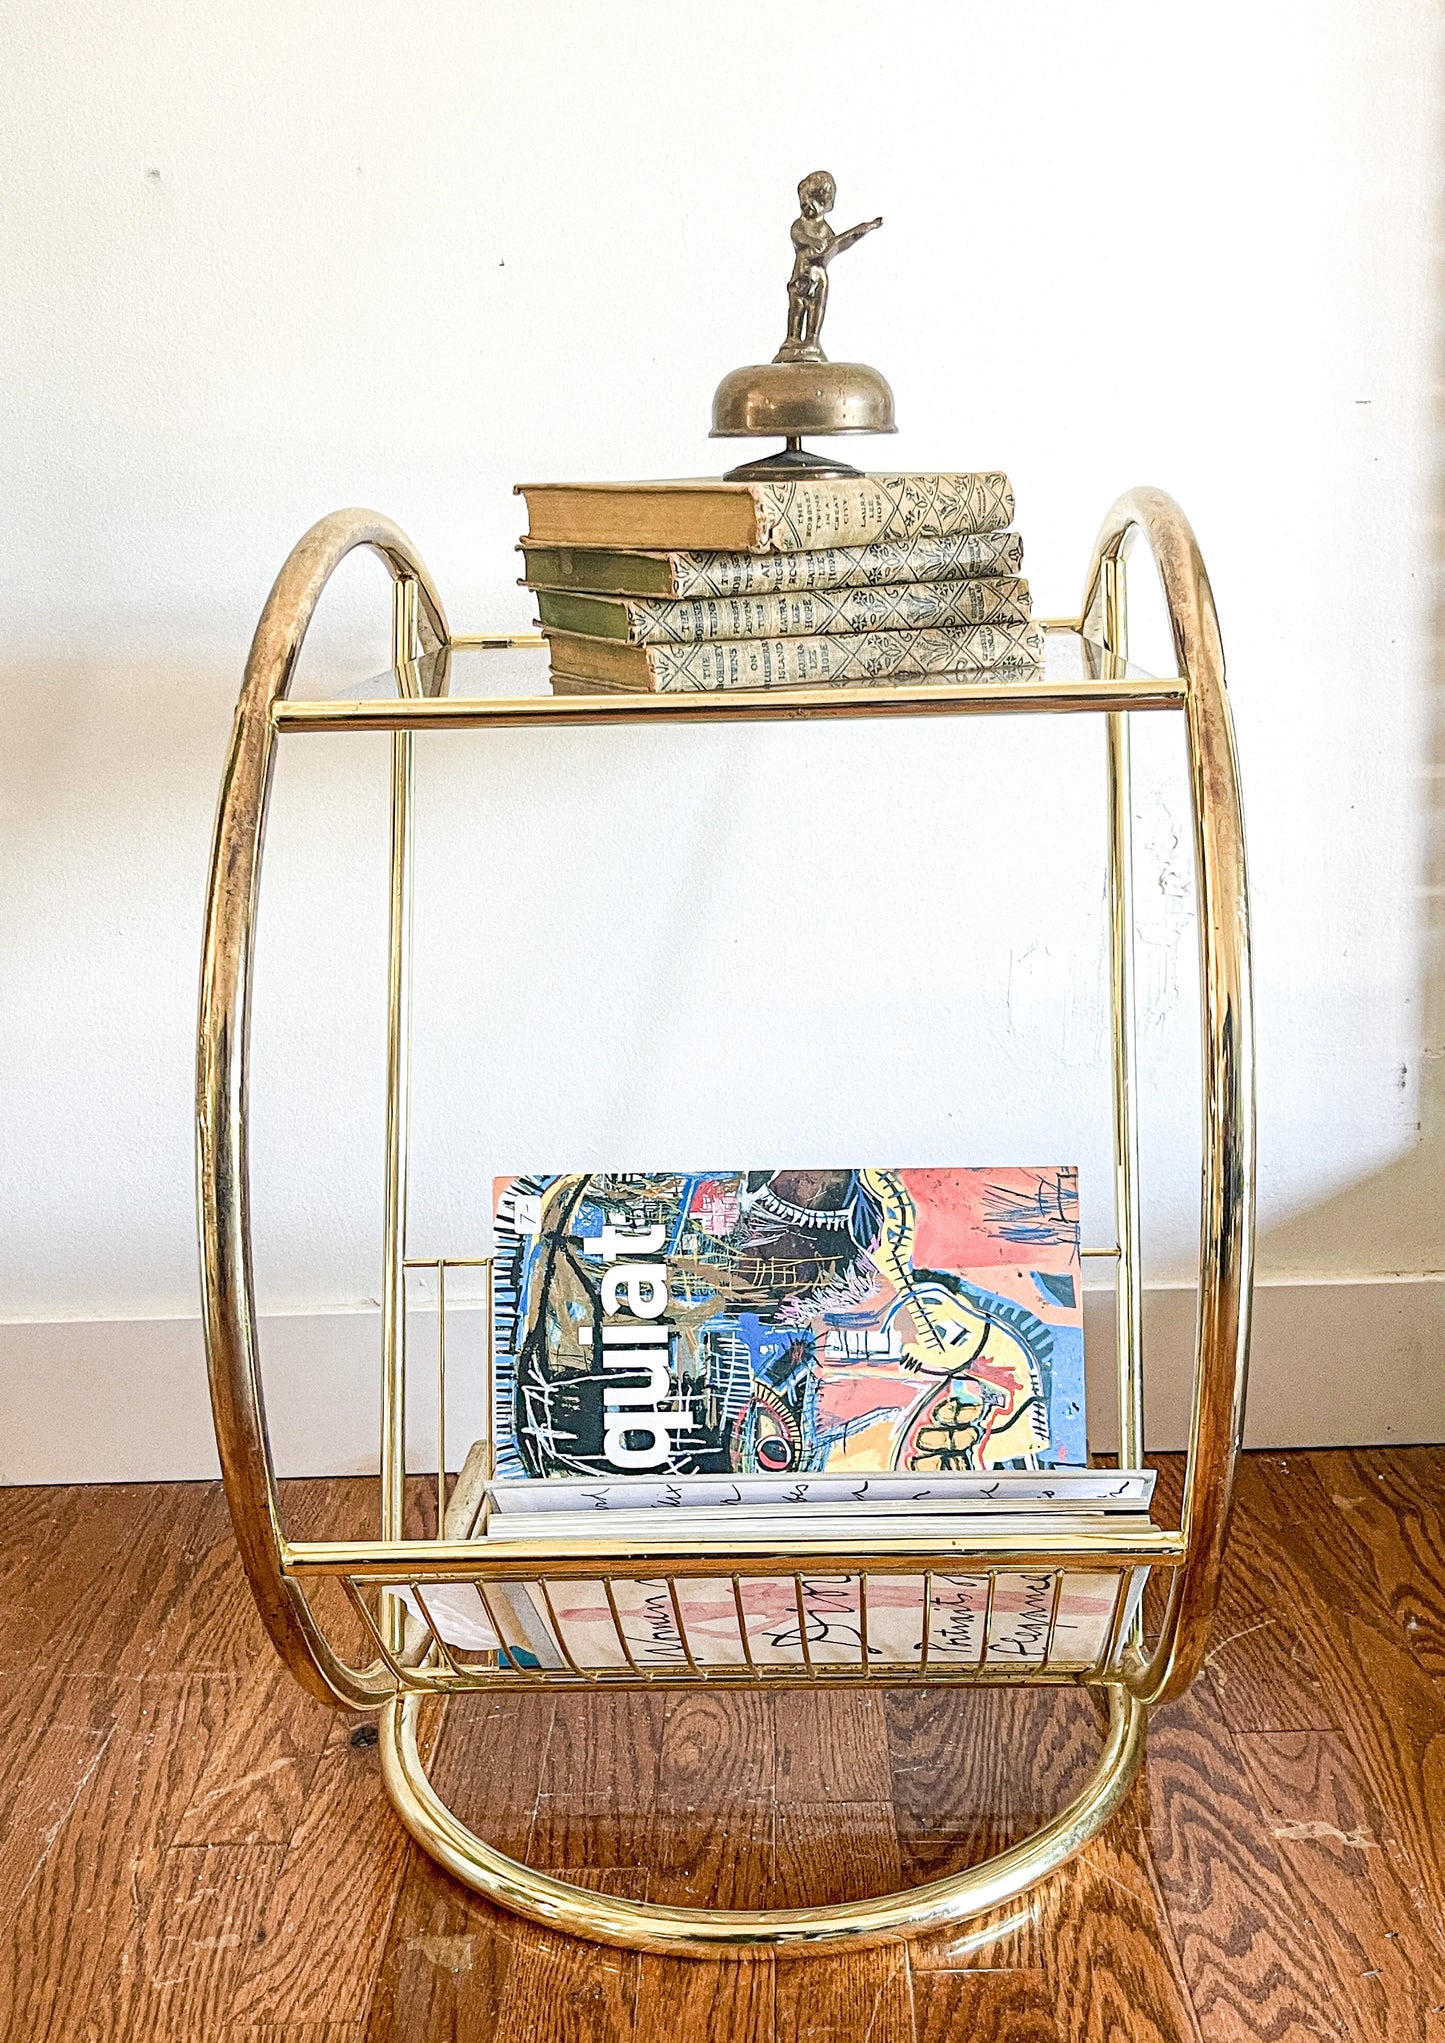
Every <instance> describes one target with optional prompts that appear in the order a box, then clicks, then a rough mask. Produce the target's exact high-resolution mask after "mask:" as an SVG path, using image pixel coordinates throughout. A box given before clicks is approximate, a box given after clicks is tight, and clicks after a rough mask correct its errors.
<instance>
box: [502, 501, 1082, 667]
mask: <svg viewBox="0 0 1445 2043" xmlns="http://www.w3.org/2000/svg"><path fill="white" fill-rule="evenodd" d="M518 488H519V493H520V494H521V495H523V496H525V498H526V500H527V512H528V519H529V527H528V531H527V534H526V536H525V538H524V539H523V540H522V551H523V554H524V555H525V558H526V563H527V572H526V574H525V576H524V577H523V586H524V587H526V588H530V589H534V590H535V591H536V592H537V607H538V611H539V613H540V617H539V621H540V624H541V627H542V630H543V631H544V632H545V634H546V637H547V640H548V645H549V648H550V652H551V661H552V676H553V683H554V686H555V687H557V688H558V689H559V691H561V692H564V693H571V692H573V691H575V690H577V689H596V688H625V689H658V690H683V691H685V690H703V689H715V688H818V687H829V686H837V685H841V684H846V683H853V682H859V683H865V682H879V681H901V680H907V679H909V678H912V677H917V676H920V675H936V676H942V675H955V676H959V677H964V678H967V677H968V676H971V675H984V674H993V675H997V674H1012V675H1018V676H1028V675H1030V674H1032V673H1033V672H1034V671H1035V669H1036V668H1037V666H1038V663H1039V661H1040V660H1041V658H1042V656H1043V631H1042V628H1041V627H1040V626H1038V625H1037V624H1034V623H1033V622H1031V620H1030V616H1029V590H1028V584H1027V582H1025V581H1023V580H1022V579H1021V578H1020V576H1019V573H1018V570H1019V566H1020V564H1021V561H1022V558H1023V545H1022V541H1021V540H1020V538H1019V535H1018V534H1017V533H1016V532H1014V531H1011V530H1010V529H1009V528H1010V525H1011V522H1012V519H1013V511H1014V498H1013V491H1012V489H1011V488H1010V487H1009V483H1008V478H1007V477H1006V476H1003V475H998V474H969V475H868V476H856V477H846V478H836V479H823V480H819V479H816V478H807V477H805V478H793V479H788V480H776V481H768V482H710V481H702V482H643V483H629V482H613V483H544V484H531V483H524V484H520V485H519V486H518Z"/></svg>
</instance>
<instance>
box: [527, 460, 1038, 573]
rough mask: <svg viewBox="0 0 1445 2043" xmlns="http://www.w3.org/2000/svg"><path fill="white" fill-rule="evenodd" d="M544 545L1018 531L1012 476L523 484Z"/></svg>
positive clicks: (772, 545)
mask: <svg viewBox="0 0 1445 2043" xmlns="http://www.w3.org/2000/svg"><path fill="white" fill-rule="evenodd" d="M517 487H518V489H519V491H520V492H521V494H522V495H523V496H524V497H525V498H526V500H527V516H528V521H529V530H528V532H527V538H528V540H529V541H530V542H531V543H532V544H533V545H534V546H546V545H553V546H577V547H596V548H606V547H623V548H631V549H633V550H636V551H644V552H651V551H653V550H661V551H664V552H672V551H677V552H702V551H711V550H714V549H726V550H727V551H730V552H740V553H806V552H816V551H817V550H818V549H819V548H821V547H829V546H871V545H875V544H878V543H879V542H883V541H890V540H907V539H914V538H917V537H918V536H919V535H921V534H928V533H935V534H941V533H953V532H996V531H998V530H999V529H1000V528H1001V527H1003V526H1006V525H1010V524H1012V523H1013V513H1014V499H1013V491H1012V490H1011V489H1010V487H1009V483H1008V478H1007V476H1004V475H1000V474H998V473H996V472H988V473H978V474H975V473H968V474H957V475H860V476H855V477H840V478H834V479H832V480H830V481H826V482H800V481H792V482H766V483H764V482H746V483H744V482H731V483H730V482H707V481H699V482H651V483H647V482H637V483H519V484H518V485H517Z"/></svg>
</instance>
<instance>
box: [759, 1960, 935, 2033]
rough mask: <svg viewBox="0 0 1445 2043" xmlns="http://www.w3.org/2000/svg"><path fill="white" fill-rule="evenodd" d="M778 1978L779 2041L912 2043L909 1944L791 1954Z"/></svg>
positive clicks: (779, 1968)
mask: <svg viewBox="0 0 1445 2043" xmlns="http://www.w3.org/2000/svg"><path fill="white" fill-rule="evenodd" d="M776 1979H777V1984H776V1987H775V1993H774V1998H775V2005H776V2033H777V2038H778V2043H913V2036H914V2027H913V1991H912V1980H911V1977H910V1974H909V1968H908V1952H907V1948H906V1947H905V1946H900V1945H897V1944H883V1945H880V1946H879V1947H878V1948H877V1949H876V1950H872V1951H845V1952H843V1953H842V1955H841V1956H839V1957H827V1958H793V1959H789V1960H786V1961H785V1962H784V1963H783V1964H781V1965H779V1966H778V1968H777V1974H776Z"/></svg>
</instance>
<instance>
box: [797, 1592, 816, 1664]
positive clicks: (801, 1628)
mask: <svg viewBox="0 0 1445 2043" xmlns="http://www.w3.org/2000/svg"><path fill="white" fill-rule="evenodd" d="M793 1601H794V1603H796V1605H797V1607H798V1645H799V1646H800V1648H801V1649H802V1654H803V1665H804V1666H805V1667H806V1668H807V1670H808V1672H809V1673H810V1674H811V1673H812V1671H813V1653H812V1648H811V1647H810V1646H809V1644H808V1613H807V1611H806V1609H805V1608H804V1605H803V1578H802V1576H801V1575H798V1574H795V1575H794V1576H793Z"/></svg>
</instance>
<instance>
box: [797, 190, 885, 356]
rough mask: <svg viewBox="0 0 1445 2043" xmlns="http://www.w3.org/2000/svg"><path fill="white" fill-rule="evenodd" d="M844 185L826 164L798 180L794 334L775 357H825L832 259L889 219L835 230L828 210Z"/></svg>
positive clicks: (831, 207) (880, 218) (868, 221)
mask: <svg viewBox="0 0 1445 2043" xmlns="http://www.w3.org/2000/svg"><path fill="white" fill-rule="evenodd" d="M837 196H838V188H837V186H836V185H835V184H834V182H833V179H832V177H831V175H830V174H829V173H828V172H827V171H826V170H813V171H810V172H809V173H808V175H807V176H806V177H805V178H804V179H803V181H802V183H801V184H800V185H799V186H798V204H799V206H800V208H801V209H802V210H801V211H800V212H799V214H798V217H797V219H796V220H795V221H794V222H793V248H794V251H795V254H794V257H793V274H792V275H791V276H790V277H789V279H788V337H787V339H786V340H785V341H784V342H783V345H782V346H781V347H780V348H779V349H778V352H777V353H776V354H775V355H774V356H773V360H774V361H775V362H825V361H826V360H827V359H828V358H827V356H826V355H825V354H824V353H823V350H822V347H821V345H820V343H819V339H818V336H819V334H820V333H821V331H822V327H823V314H824V313H825V312H826V311H827V309H828V265H829V263H830V262H831V261H832V260H833V257H834V256H835V255H841V254H842V252H843V250H844V249H845V248H851V247H852V246H853V244H854V242H855V241H861V240H862V239H863V236H864V235H865V234H871V233H872V232H873V229H874V228H875V227H881V226H882V225H883V218H882V215H881V214H880V215H879V217H878V218H877V219H876V220H864V221H863V222H862V223H861V225H859V226H857V227H850V228H848V230H847V232H846V233H843V234H835V233H834V232H833V230H832V228H831V227H830V226H829V225H828V222H827V219H826V218H825V215H826V214H828V213H830V212H831V211H832V210H833V205H834V202H835V201H836V199H837Z"/></svg>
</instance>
